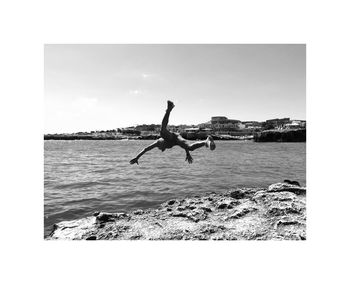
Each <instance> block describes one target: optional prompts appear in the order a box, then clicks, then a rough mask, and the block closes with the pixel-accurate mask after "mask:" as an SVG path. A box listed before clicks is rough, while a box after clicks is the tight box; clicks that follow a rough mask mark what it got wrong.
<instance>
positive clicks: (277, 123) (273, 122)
mask: <svg viewBox="0 0 350 284" xmlns="http://www.w3.org/2000/svg"><path fill="white" fill-rule="evenodd" d="M288 123H291V122H290V118H289V117H287V118H275V119H268V120H266V124H267V125H268V126H272V127H274V128H280V127H283V126H284V125H285V124H288Z"/></svg>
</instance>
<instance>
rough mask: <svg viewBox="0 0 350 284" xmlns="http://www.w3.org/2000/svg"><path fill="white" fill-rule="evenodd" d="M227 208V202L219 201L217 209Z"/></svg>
mask: <svg viewBox="0 0 350 284" xmlns="http://www.w3.org/2000/svg"><path fill="white" fill-rule="evenodd" d="M225 208H227V204H226V203H221V204H219V205H218V209H225Z"/></svg>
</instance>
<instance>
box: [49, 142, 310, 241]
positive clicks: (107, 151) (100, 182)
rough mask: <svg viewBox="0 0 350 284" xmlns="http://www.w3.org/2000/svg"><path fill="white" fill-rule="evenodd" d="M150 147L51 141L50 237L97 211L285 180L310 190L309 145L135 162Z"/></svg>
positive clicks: (230, 145) (219, 147) (156, 154)
mask: <svg viewBox="0 0 350 284" xmlns="http://www.w3.org/2000/svg"><path fill="white" fill-rule="evenodd" d="M152 142H153V141H147V140H125V141H124V140H99V141H91V140H89V141H88V140H71V141H63V140H46V141H45V142H44V236H47V235H48V234H49V233H50V231H51V230H52V226H53V224H54V223H57V222H60V221H67V220H72V219H78V218H83V217H86V216H91V215H92V214H93V212H95V211H106V212H127V211H130V210H136V209H146V208H157V207H158V206H159V205H160V204H161V203H163V202H164V201H166V200H169V199H173V198H185V197H187V196H194V195H200V194H203V193H207V192H224V191H228V190H230V189H233V188H239V187H266V186H268V185H270V184H272V183H276V182H281V181H283V180H284V179H290V180H296V181H298V182H299V183H300V184H301V185H302V186H306V143H256V142H253V141H216V142H215V143H216V149H215V150H214V151H211V150H209V148H206V147H203V148H200V149H197V150H195V151H193V152H191V155H192V157H193V163H192V164H188V163H187V162H186V161H185V158H186V154H185V151H184V150H183V149H182V148H180V147H177V146H176V147H173V148H172V149H167V150H166V151H165V152H161V151H160V150H158V149H157V148H155V149H153V150H152V151H150V152H147V153H146V154H144V155H143V156H142V157H141V158H140V159H139V165H137V164H134V165H130V164H129V161H130V160H131V159H132V158H133V157H135V156H136V154H137V153H138V152H140V151H141V150H142V149H143V148H144V147H145V146H147V145H149V144H150V143H152Z"/></svg>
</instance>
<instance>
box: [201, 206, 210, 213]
mask: <svg viewBox="0 0 350 284" xmlns="http://www.w3.org/2000/svg"><path fill="white" fill-rule="evenodd" d="M200 209H203V210H204V211H205V212H212V211H213V210H211V208H209V207H205V206H202V207H200Z"/></svg>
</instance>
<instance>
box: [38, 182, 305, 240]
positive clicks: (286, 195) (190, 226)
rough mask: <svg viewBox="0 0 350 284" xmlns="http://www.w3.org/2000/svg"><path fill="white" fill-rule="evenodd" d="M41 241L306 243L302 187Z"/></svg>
mask: <svg viewBox="0 0 350 284" xmlns="http://www.w3.org/2000/svg"><path fill="white" fill-rule="evenodd" d="M45 240H306V188H305V187H300V186H297V185H292V184H289V183H276V184H272V185H270V186H269V187H267V188H237V189H233V190H230V191H227V192H225V193H215V192H211V193H208V194H203V195H195V196H193V197H187V198H184V199H172V200H168V201H167V202H164V203H163V204H161V206H160V207H158V208H157V209H147V210H136V211H132V212H128V213H107V212H95V213H94V214H93V216H90V217H86V218H82V219H77V220H72V221H63V222H59V223H57V224H54V225H53V230H52V232H51V233H50V234H49V236H47V237H45Z"/></svg>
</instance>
